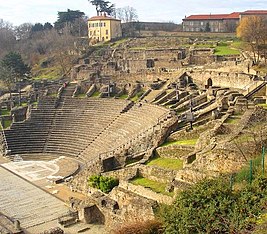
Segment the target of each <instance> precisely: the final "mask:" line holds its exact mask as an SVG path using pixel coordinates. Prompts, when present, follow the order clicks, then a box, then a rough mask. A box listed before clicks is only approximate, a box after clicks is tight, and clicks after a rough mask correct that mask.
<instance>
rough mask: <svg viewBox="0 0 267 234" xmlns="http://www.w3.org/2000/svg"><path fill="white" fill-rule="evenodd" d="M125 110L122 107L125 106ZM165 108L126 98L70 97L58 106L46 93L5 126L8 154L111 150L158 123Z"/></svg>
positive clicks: (91, 154)
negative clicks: (29, 110) (27, 116)
mask: <svg viewBox="0 0 267 234" xmlns="http://www.w3.org/2000/svg"><path fill="white" fill-rule="evenodd" d="M126 109H127V110H128V109H129V110H128V111H125V110H126ZM167 114H168V110H167V109H165V108H163V107H158V106H156V105H151V104H147V103H143V104H136V105H134V106H133V107H132V106H131V102H130V101H127V100H119V99H118V100H115V99H99V98H85V99H79V98H71V97H69V96H65V97H64V98H62V100H61V104H60V107H59V106H58V107H55V98H52V97H45V98H44V99H42V100H41V101H40V103H39V105H38V108H37V109H33V110H32V114H31V118H30V119H28V120H26V121H24V122H20V123H14V124H13V125H12V127H11V129H10V130H6V131H5V133H6V138H7V143H8V147H9V150H11V154H12V155H14V154H27V155H29V154H31V153H47V154H48V155H53V154H55V155H64V156H71V157H77V156H79V157H80V158H81V159H83V160H86V161H88V160H90V159H93V158H95V157H97V156H98V155H99V154H101V153H104V152H107V151H111V150H114V149H116V148H118V147H120V146H122V145H124V144H127V143H129V141H130V140H133V139H137V137H138V136H140V134H141V133H144V132H146V131H148V130H150V131H152V127H153V126H155V125H156V124H158V123H159V118H160V117H162V115H167Z"/></svg>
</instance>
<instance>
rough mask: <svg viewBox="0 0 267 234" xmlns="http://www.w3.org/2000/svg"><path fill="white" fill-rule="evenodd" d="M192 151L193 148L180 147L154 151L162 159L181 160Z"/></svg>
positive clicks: (167, 147)
mask: <svg viewBox="0 0 267 234" xmlns="http://www.w3.org/2000/svg"><path fill="white" fill-rule="evenodd" d="M192 151H194V147H191V146H182V145H168V146H163V147H159V148H157V149H156V153H157V154H158V155H159V156H160V157H162V158H174V159H177V158H178V159H182V158H184V157H186V156H187V155H188V154H190V153H191V152H192Z"/></svg>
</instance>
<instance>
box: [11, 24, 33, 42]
mask: <svg viewBox="0 0 267 234" xmlns="http://www.w3.org/2000/svg"><path fill="white" fill-rule="evenodd" d="M32 26H33V25H32V24H31V23H24V24H21V25H19V26H17V27H15V36H16V39H17V40H27V39H29V37H30V35H31V29H32Z"/></svg>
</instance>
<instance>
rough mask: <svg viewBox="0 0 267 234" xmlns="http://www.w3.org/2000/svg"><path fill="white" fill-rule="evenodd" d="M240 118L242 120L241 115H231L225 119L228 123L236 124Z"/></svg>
mask: <svg viewBox="0 0 267 234" xmlns="http://www.w3.org/2000/svg"><path fill="white" fill-rule="evenodd" d="M239 120H240V118H239V117H235V116H231V117H229V118H228V119H227V120H226V121H225V123H228V124H235V123H237V122H238V121H239Z"/></svg>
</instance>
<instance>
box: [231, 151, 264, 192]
mask: <svg viewBox="0 0 267 234" xmlns="http://www.w3.org/2000/svg"><path fill="white" fill-rule="evenodd" d="M256 173H257V174H259V173H260V174H261V175H262V176H264V175H265V173H266V172H265V147H264V146H263V147H262V153H261V156H260V157H257V158H256V159H254V160H250V161H249V163H248V165H247V166H246V167H245V168H243V169H242V170H241V171H240V172H238V173H237V174H232V175H231V176H230V186H231V188H232V186H233V184H234V183H238V182H243V181H246V182H248V183H252V181H253V179H254V177H255V175H256Z"/></svg>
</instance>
